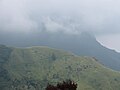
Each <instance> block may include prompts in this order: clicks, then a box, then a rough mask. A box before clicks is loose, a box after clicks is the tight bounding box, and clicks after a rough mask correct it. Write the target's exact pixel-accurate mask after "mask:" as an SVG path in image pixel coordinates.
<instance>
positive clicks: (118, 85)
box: [0, 47, 120, 90]
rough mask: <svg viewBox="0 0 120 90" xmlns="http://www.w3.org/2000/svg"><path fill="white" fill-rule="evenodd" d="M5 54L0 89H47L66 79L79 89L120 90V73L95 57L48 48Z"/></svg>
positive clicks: (14, 49) (15, 49) (22, 49)
mask: <svg viewBox="0 0 120 90" xmlns="http://www.w3.org/2000/svg"><path fill="white" fill-rule="evenodd" d="M2 48H3V47H2ZM4 48H5V47H4ZM6 48H7V47H6ZM1 50H2V49H0V51H1ZM8 50H9V49H8ZM3 52H4V50H3V51H2V52H0V55H1V54H2V53H3ZM5 55H6V57H9V58H5V59H4V60H6V61H5V62H4V63H3V64H1V67H0V68H1V69H0V70H2V69H3V70H4V72H2V75H0V90H44V89H45V87H46V85H47V84H48V83H51V84H56V83H57V82H60V81H63V80H66V79H71V80H74V81H75V82H76V83H77V84H78V90H120V73H119V72H116V71H113V70H111V69H108V68H106V67H104V66H103V65H101V64H99V62H98V61H96V60H95V59H94V58H91V57H79V56H76V55H74V54H71V53H68V52H65V51H62V50H56V49H52V48H48V47H30V48H11V49H10V52H9V54H6V53H5ZM0 57H1V56H0ZM0 61H2V60H1V58H0Z"/></svg>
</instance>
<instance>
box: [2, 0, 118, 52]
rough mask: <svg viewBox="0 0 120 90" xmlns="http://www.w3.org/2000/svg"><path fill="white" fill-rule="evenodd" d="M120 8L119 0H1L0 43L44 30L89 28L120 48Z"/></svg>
mask: <svg viewBox="0 0 120 90" xmlns="http://www.w3.org/2000/svg"><path fill="white" fill-rule="evenodd" d="M119 9H120V1H119V0H0V43H1V44H2V43H3V44H4V43H5V44H7V43H10V42H11V43H16V40H19V41H20V42H19V43H21V42H22V43H24V42H27V38H28V39H29V38H31V39H32V38H33V40H34V38H38V37H39V35H41V33H42V32H43V31H46V32H49V33H54V34H55V33H58V32H62V33H64V34H76V35H79V34H80V33H81V32H83V31H88V32H91V33H93V34H95V36H96V38H97V40H99V42H101V43H102V44H103V45H104V46H107V47H109V48H113V49H115V50H117V51H120V43H119V39H120V30H119V29H120V25H119V23H120V10H119ZM25 38H26V41H25V40H24V39H25ZM29 40H30V39H29ZM7 41H9V42H7ZM36 42H37V40H36Z"/></svg>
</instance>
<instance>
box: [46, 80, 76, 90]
mask: <svg viewBox="0 0 120 90" xmlns="http://www.w3.org/2000/svg"><path fill="white" fill-rule="evenodd" d="M46 90H77V84H76V83H75V82H73V81H71V80H67V81H63V82H62V83H58V84H57V85H56V86H54V85H50V84H48V85H47V87H46Z"/></svg>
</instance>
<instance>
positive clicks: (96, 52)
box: [36, 32, 120, 71]
mask: <svg viewBox="0 0 120 90" xmlns="http://www.w3.org/2000/svg"><path fill="white" fill-rule="evenodd" d="M36 45H46V46H49V47H53V48H58V49H63V50H66V51H69V52H72V53H75V54H77V55H80V56H90V57H95V58H97V59H98V60H99V62H100V63H102V64H104V65H105V66H107V67H109V68H111V69H114V70H118V71H120V53H118V52H116V51H115V50H111V49H109V48H107V47H104V46H103V45H101V44H100V43H99V42H98V41H97V40H96V38H95V37H94V36H93V35H91V34H89V33H87V32H83V33H81V34H80V35H66V34H63V33H55V34H53V33H46V32H45V33H43V35H41V36H40V38H39V40H38V43H37V44H36Z"/></svg>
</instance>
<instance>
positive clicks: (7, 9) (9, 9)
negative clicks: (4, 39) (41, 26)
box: [0, 0, 37, 32]
mask: <svg viewBox="0 0 120 90" xmlns="http://www.w3.org/2000/svg"><path fill="white" fill-rule="evenodd" d="M26 4H27V2H26V0H1V1H0V13H1V14H0V28H1V30H5V31H16V30H17V31H25V32H27V31H28V30H31V29H34V28H37V23H36V22H34V21H32V20H31V19H30V17H29V14H28V7H25V6H26Z"/></svg>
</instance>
